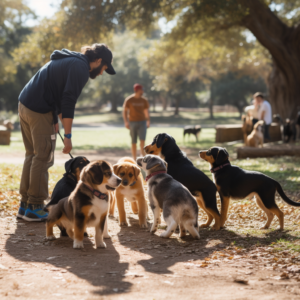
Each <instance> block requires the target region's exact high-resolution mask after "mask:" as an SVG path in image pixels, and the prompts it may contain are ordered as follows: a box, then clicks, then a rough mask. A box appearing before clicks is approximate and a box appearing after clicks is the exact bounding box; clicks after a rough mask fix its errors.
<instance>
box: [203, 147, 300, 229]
mask: <svg viewBox="0 0 300 300" xmlns="http://www.w3.org/2000/svg"><path fill="white" fill-rule="evenodd" d="M199 156H200V157H201V158H202V159H204V160H206V161H207V162H209V163H210V165H211V172H212V173H213V176H214V178H215V184H216V187H217V189H218V191H219V194H220V197H221V203H222V209H221V226H222V227H223V226H224V224H225V221H226V219H227V213H228V208H229V201H230V199H235V200H239V199H245V198H248V197H251V198H252V197H253V196H255V197H256V203H257V205H258V206H259V207H260V208H261V209H262V210H263V211H264V212H265V213H266V215H267V218H268V220H267V223H266V224H265V226H263V227H262V228H261V229H267V228H269V226H270V224H271V222H272V220H273V218H274V214H275V215H276V216H277V217H278V219H279V224H280V229H281V230H283V227H284V222H283V221H284V215H283V212H282V211H281V210H280V209H279V207H278V206H277V204H276V202H275V193H276V191H277V192H278V193H279V195H280V196H281V198H282V199H283V200H284V201H285V202H286V203H287V204H289V205H292V206H297V207H299V206H300V203H297V202H294V201H292V200H291V199H289V198H288V197H287V196H286V194H285V193H284V191H283V190H282V187H281V185H280V184H279V182H277V181H276V180H274V179H272V178H270V177H268V176H266V175H264V174H262V173H260V172H254V171H246V170H243V169H241V168H239V167H237V166H232V165H231V164H230V162H229V160H228V158H229V154H228V153H227V151H226V149H224V148H221V147H212V148H210V149H209V150H207V151H200V152H199Z"/></svg>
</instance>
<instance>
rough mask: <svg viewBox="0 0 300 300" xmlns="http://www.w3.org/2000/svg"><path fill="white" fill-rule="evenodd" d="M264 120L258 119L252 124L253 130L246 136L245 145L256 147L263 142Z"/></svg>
mask: <svg viewBox="0 0 300 300" xmlns="http://www.w3.org/2000/svg"><path fill="white" fill-rule="evenodd" d="M263 125H264V121H262V120H261V121H258V122H257V123H256V124H255V125H254V126H253V131H252V132H251V133H250V134H249V135H248V136H247V141H246V146H248V147H256V148H257V147H258V146H259V145H261V146H262V147H263V144H264V134H263Z"/></svg>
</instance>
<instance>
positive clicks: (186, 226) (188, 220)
mask: <svg viewBox="0 0 300 300" xmlns="http://www.w3.org/2000/svg"><path fill="white" fill-rule="evenodd" d="M137 164H138V165H139V166H140V167H141V168H142V169H143V170H145V171H146V175H147V177H146V181H147V183H148V198H149V201H150V206H151V208H152V211H153V217H154V221H153V225H152V227H151V233H154V232H155V231H156V230H157V226H158V223H159V221H160V210H161V209H162V210H163V217H164V220H165V222H166V223H167V225H168V228H167V230H166V231H165V232H163V233H162V234H161V235H160V236H161V237H164V238H169V237H170V236H171V235H172V233H173V232H174V231H175V229H176V227H177V225H179V227H180V237H184V236H185V235H186V231H189V233H190V234H191V235H192V236H193V238H196V239H199V238H200V235H199V227H198V205H197V202H196V200H195V198H194V197H193V196H192V194H191V193H190V192H189V190H188V189H187V188H186V187H185V186H183V185H182V184H181V183H180V182H178V181H177V180H175V179H173V177H172V176H170V175H168V174H167V166H168V164H167V163H166V162H165V161H164V160H163V159H161V158H160V157H159V156H156V155H151V154H150V155H146V156H145V157H139V158H138V159H137Z"/></svg>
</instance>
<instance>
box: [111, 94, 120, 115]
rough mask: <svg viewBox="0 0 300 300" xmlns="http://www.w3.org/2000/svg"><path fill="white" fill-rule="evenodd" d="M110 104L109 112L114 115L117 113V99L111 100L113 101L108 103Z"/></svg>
mask: <svg viewBox="0 0 300 300" xmlns="http://www.w3.org/2000/svg"><path fill="white" fill-rule="evenodd" d="M110 102H111V109H110V111H111V112H114V113H117V112H118V105H117V104H118V101H117V98H115V97H114V98H113V100H111V101H110Z"/></svg>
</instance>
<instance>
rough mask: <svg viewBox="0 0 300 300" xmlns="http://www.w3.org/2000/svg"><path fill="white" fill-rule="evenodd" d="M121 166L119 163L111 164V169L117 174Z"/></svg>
mask: <svg viewBox="0 0 300 300" xmlns="http://www.w3.org/2000/svg"><path fill="white" fill-rule="evenodd" d="M121 167H122V165H119V164H115V165H113V170H114V173H115V174H116V175H119V172H120V169H121Z"/></svg>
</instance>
